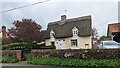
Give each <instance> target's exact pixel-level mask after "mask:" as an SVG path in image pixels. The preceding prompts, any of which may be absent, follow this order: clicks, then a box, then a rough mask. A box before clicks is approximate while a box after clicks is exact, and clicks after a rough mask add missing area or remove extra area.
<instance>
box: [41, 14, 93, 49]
mask: <svg viewBox="0 0 120 68" xmlns="http://www.w3.org/2000/svg"><path fill="white" fill-rule="evenodd" d="M91 21H92V20H91V16H83V17H77V18H72V19H67V16H66V15H62V16H61V20H60V21H55V22H50V23H49V24H48V26H47V30H46V31H43V35H44V36H43V37H44V39H43V41H45V45H46V46H50V45H55V46H56V49H91V48H92V39H91V26H92V23H91Z"/></svg>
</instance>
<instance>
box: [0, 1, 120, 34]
mask: <svg viewBox="0 0 120 68" xmlns="http://www.w3.org/2000/svg"><path fill="white" fill-rule="evenodd" d="M20 1H21V2H18V0H11V2H10V1H7V0H4V1H2V2H1V3H0V12H2V11H4V10H8V9H12V8H17V7H21V6H25V5H29V4H33V3H36V2H40V1H44V0H25V1H24V0H20ZM65 10H66V11H65ZM63 14H65V15H67V18H68V19H69V18H75V17H81V16H87V15H91V16H92V27H95V28H97V30H98V32H99V35H106V33H107V25H108V24H109V23H117V22H118V0H106V1H104V0H100V1H99V2H98V1H96V0H91V2H90V0H65V1H64V0H50V1H48V2H45V3H40V4H37V5H34V6H29V7H25V8H21V9H17V10H13V11H9V12H3V13H0V21H1V22H2V23H0V25H1V26H2V25H5V26H6V27H7V28H10V27H12V26H13V24H12V23H13V21H14V20H21V19H22V18H28V19H33V20H35V21H36V22H37V23H38V24H40V25H41V26H42V29H46V28H47V24H48V23H49V22H53V21H58V20H60V16H61V15H63Z"/></svg>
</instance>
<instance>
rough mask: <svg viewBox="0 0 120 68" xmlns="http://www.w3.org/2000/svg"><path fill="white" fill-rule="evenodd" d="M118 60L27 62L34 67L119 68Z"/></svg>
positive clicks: (46, 59)
mask: <svg viewBox="0 0 120 68" xmlns="http://www.w3.org/2000/svg"><path fill="white" fill-rule="evenodd" d="M119 61H120V59H119V60H115V59H114V60H113V59H110V60H107V59H104V60H97V59H90V60H78V59H60V58H34V59H32V60H31V61H29V63H30V64H34V65H55V66H69V67H101V68H102V67H107V68H110V67H117V68H119V67H120V63H119Z"/></svg>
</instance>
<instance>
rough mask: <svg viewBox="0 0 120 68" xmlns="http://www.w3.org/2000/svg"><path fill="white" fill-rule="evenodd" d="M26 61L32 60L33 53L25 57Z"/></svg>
mask: <svg viewBox="0 0 120 68" xmlns="http://www.w3.org/2000/svg"><path fill="white" fill-rule="evenodd" d="M25 60H27V61H30V60H32V53H29V54H27V55H26V56H25Z"/></svg>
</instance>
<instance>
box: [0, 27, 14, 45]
mask: <svg viewBox="0 0 120 68" xmlns="http://www.w3.org/2000/svg"><path fill="white" fill-rule="evenodd" d="M12 42H13V38H12V37H10V36H9V34H8V32H7V30H6V27H5V26H2V29H0V44H9V43H12Z"/></svg>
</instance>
